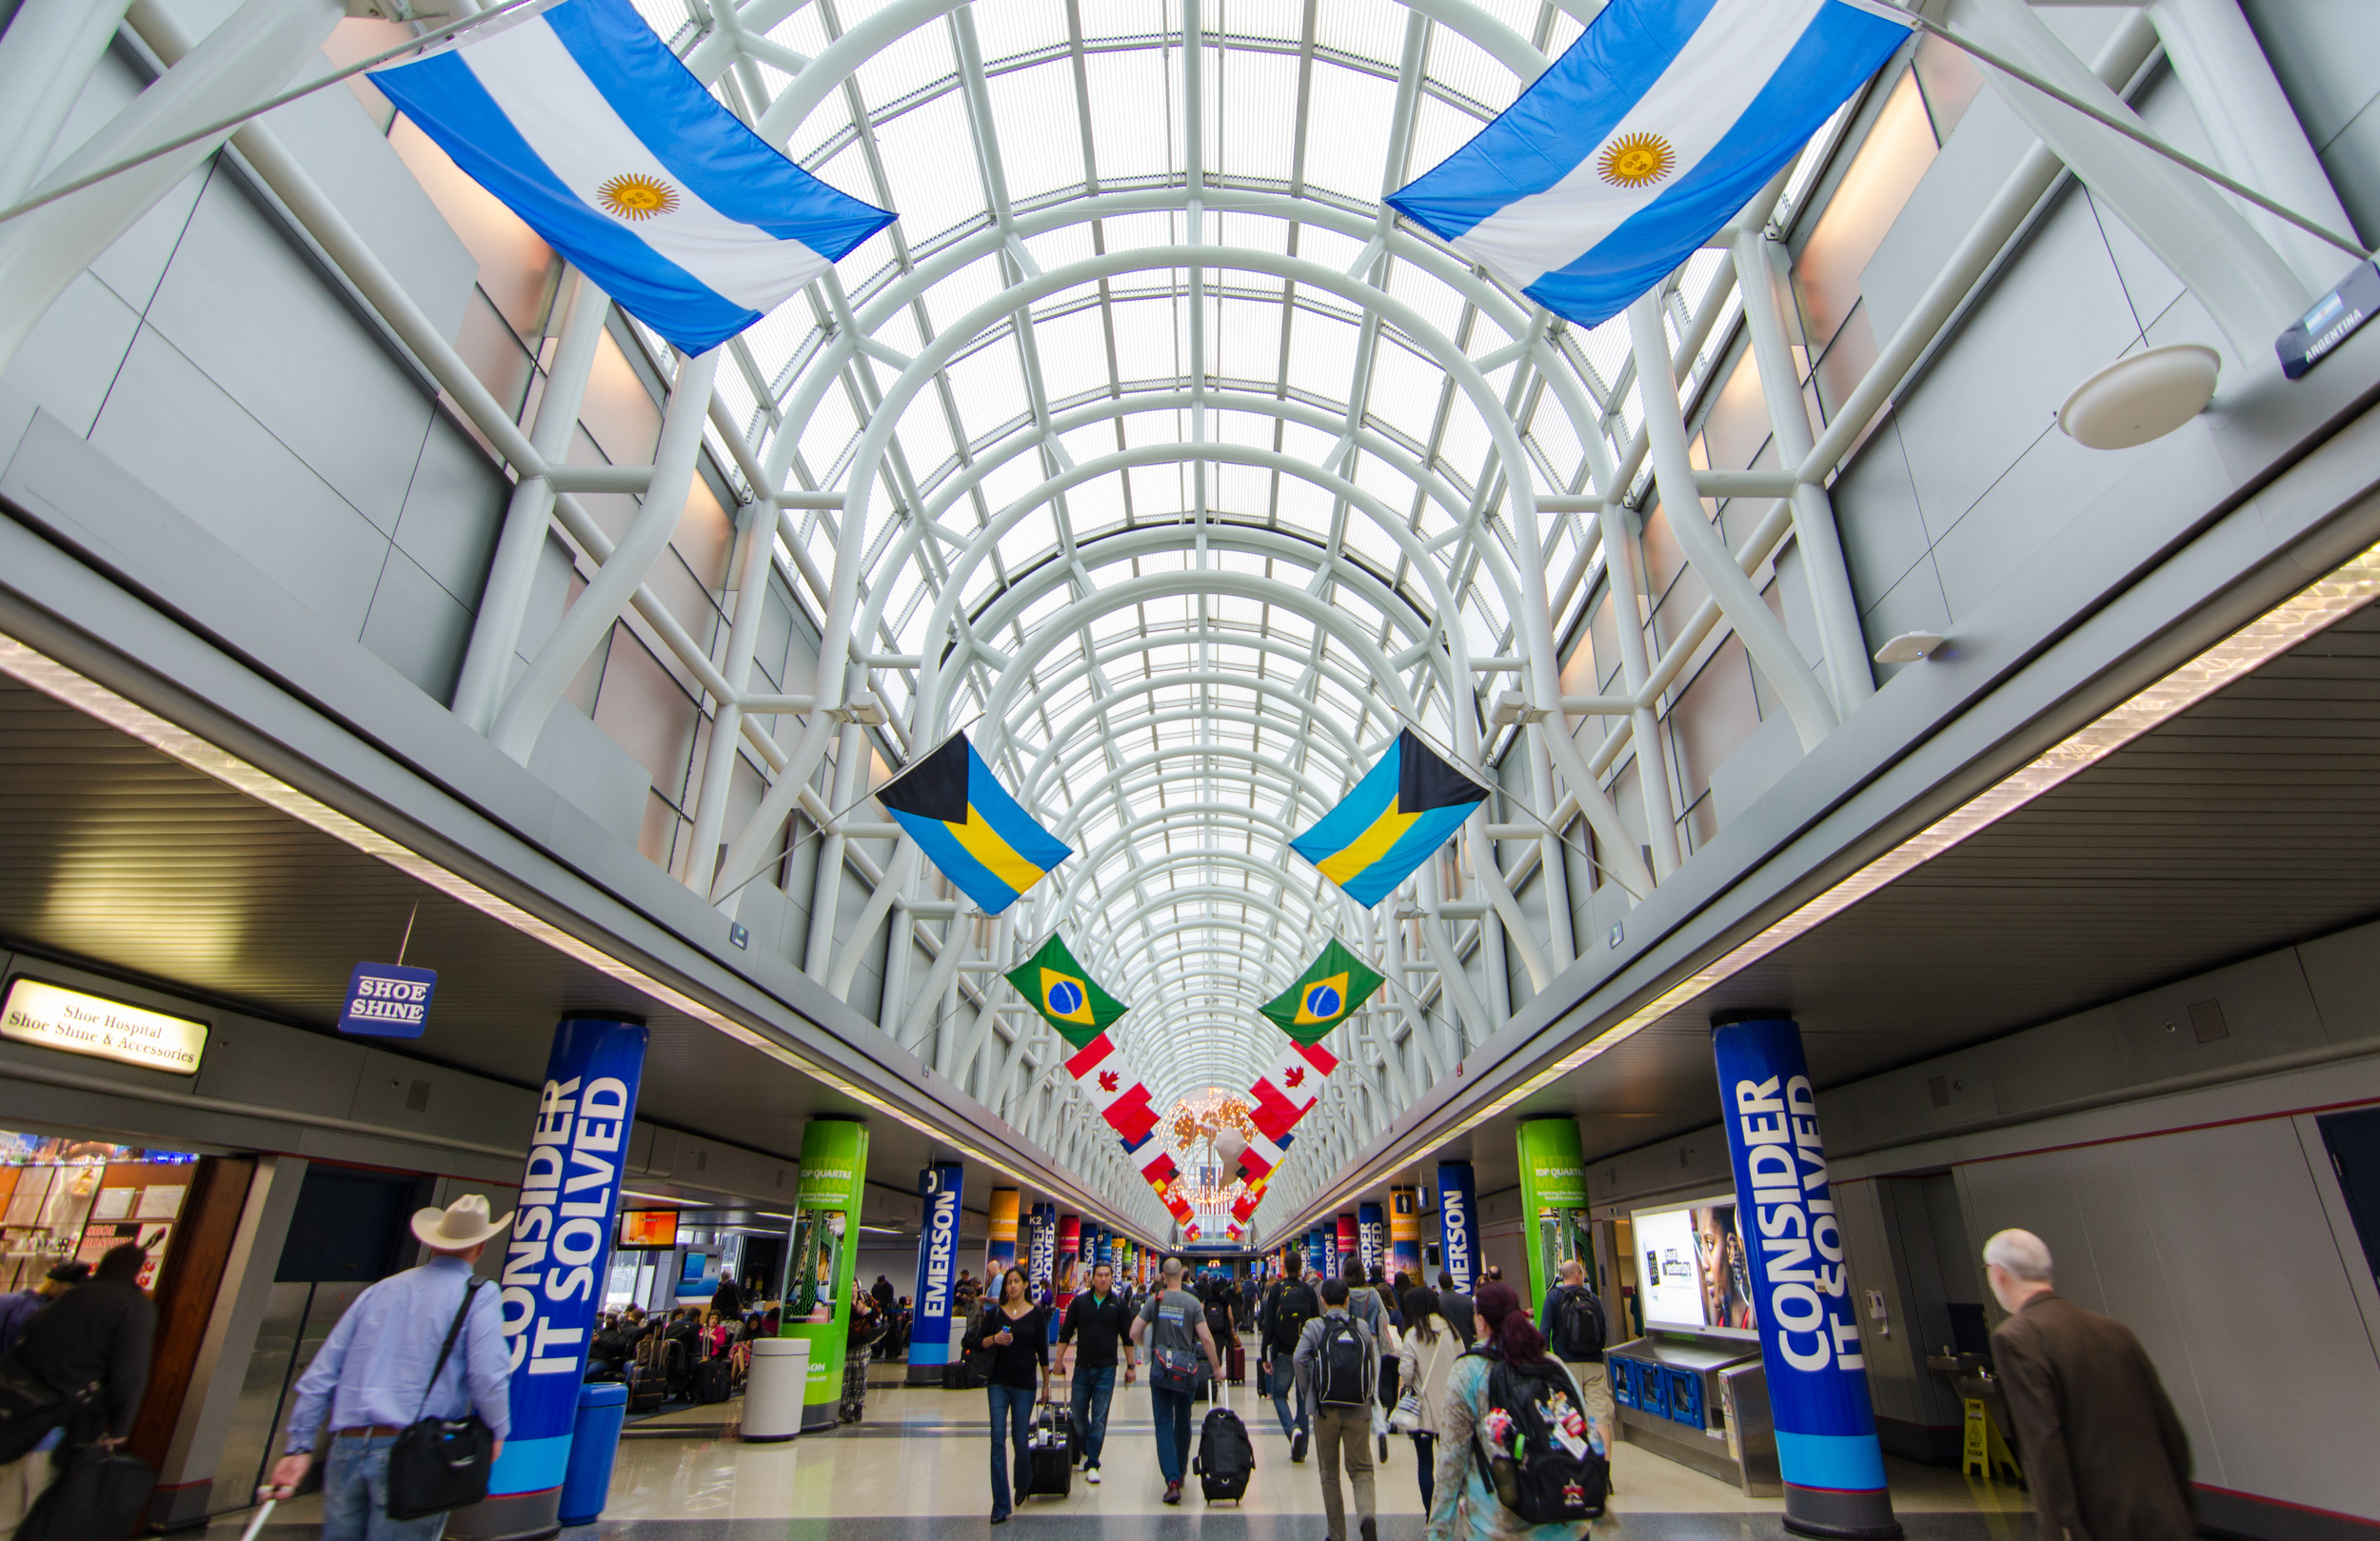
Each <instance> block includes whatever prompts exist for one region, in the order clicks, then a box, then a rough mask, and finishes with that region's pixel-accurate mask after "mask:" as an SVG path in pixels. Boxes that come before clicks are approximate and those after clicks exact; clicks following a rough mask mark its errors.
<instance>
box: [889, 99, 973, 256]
mask: <svg viewBox="0 0 2380 1541" xmlns="http://www.w3.org/2000/svg"><path fill="white" fill-rule="evenodd" d="M876 140H877V147H878V150H879V152H880V153H881V154H882V155H883V162H884V180H885V182H886V183H887V184H888V185H889V187H890V188H891V189H892V199H893V207H894V208H895V209H896V210H897V211H898V212H899V213H900V215H901V231H902V235H903V236H904V237H905V238H906V239H907V240H908V241H909V242H910V244H911V245H913V246H914V245H919V244H922V243H923V242H926V241H929V240H932V239H934V238H935V237H937V236H940V235H942V233H944V232H945V231H948V230H952V229H955V228H957V227H960V226H962V225H967V224H971V223H973V222H975V221H977V220H981V219H982V218H983V217H984V202H983V179H982V175H981V174H980V173H979V172H978V170H977V168H976V159H975V143H974V140H973V138H972V137H971V136H970V135H969V133H968V130H967V119H966V110H965V108H964V106H963V104H962V103H961V101H960V100H959V97H958V94H957V93H956V92H952V93H949V94H946V95H943V96H942V97H939V98H937V99H935V100H934V101H931V102H928V103H926V104H925V105H924V106H922V107H920V108H918V109H914V110H912V111H909V112H904V113H902V115H901V116H900V117H898V118H895V119H894V120H893V121H891V122H890V123H886V124H883V125H882V126H880V127H879V128H877V130H876Z"/></svg>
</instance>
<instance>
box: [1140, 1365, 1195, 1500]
mask: <svg viewBox="0 0 2380 1541" xmlns="http://www.w3.org/2000/svg"><path fill="white" fill-rule="evenodd" d="M1149 1405H1150V1407H1151V1408H1153V1409H1154V1410H1155V1411H1156V1413H1157V1469H1158V1470H1159V1471H1160V1472H1164V1473H1165V1480H1166V1482H1167V1483H1168V1484H1171V1483H1176V1482H1180V1480H1181V1473H1182V1472H1184V1471H1186V1470H1188V1468H1189V1465H1190V1393H1188V1392H1169V1391H1163V1390H1160V1389H1159V1388H1158V1387H1155V1386H1152V1387H1150V1388H1149Z"/></svg>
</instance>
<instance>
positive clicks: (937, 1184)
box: [904, 1161, 967, 1386]
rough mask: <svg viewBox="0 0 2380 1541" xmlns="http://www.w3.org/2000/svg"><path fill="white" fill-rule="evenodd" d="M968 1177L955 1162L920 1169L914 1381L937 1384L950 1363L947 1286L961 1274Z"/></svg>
mask: <svg viewBox="0 0 2380 1541" xmlns="http://www.w3.org/2000/svg"><path fill="white" fill-rule="evenodd" d="M966 1176H967V1169H966V1168H965V1167H962V1166H961V1165H960V1164H959V1163H958V1162H956V1161H945V1162H942V1163H939V1164H937V1165H934V1166H930V1167H927V1168H926V1169H925V1170H924V1171H922V1172H921V1173H919V1174H918V1196H919V1198H920V1199H921V1200H922V1206H923V1210H924V1215H923V1218H922V1220H921V1222H920V1224H919V1226H918V1282H917V1288H916V1290H915V1291H914V1292H912V1293H911V1294H910V1296H909V1300H910V1320H909V1369H908V1373H907V1375H906V1376H905V1377H904V1378H905V1379H906V1380H907V1381H908V1382H909V1384H910V1385H912V1386H917V1385H934V1386H939V1385H941V1384H942V1367H943V1366H944V1365H946V1364H948V1363H949V1362H950V1305H951V1300H950V1287H951V1284H952V1283H953V1282H954V1281H955V1280H956V1279H957V1278H958V1277H959V1214H960V1208H961V1204H960V1201H961V1199H962V1197H964V1195H965V1188H966Z"/></svg>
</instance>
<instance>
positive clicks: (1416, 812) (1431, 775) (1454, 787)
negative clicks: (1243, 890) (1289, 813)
mask: <svg viewBox="0 0 2380 1541" xmlns="http://www.w3.org/2000/svg"><path fill="white" fill-rule="evenodd" d="M1487 795H1488V789H1487V788H1486V787H1484V786H1481V785H1480V784H1479V783H1478V782H1477V781H1475V780H1472V779H1471V778H1470V777H1468V776H1466V775H1464V774H1463V773H1462V772H1461V771H1459V770H1458V769H1456V768H1455V767H1454V766H1453V765H1451V764H1448V763H1447V762H1446V761H1445V760H1443V759H1441V758H1440V757H1439V756H1438V754H1437V753H1436V752H1435V751H1434V750H1432V749H1431V748H1430V746H1429V745H1427V744H1425V743H1423V742H1422V741H1421V740H1420V738H1419V736H1418V735H1417V734H1416V733H1415V732H1414V731H1413V729H1411V728H1407V729H1405V730H1404V731H1403V732H1402V733H1399V734H1398V735H1397V741H1396V742H1395V743H1393V744H1390V745H1389V746H1388V753H1386V754H1384V755H1382V756H1381V757H1380V758H1379V761H1378V763H1377V764H1375V765H1374V766H1373V767H1372V768H1371V769H1370V770H1369V771H1367V772H1365V773H1364V778H1363V780H1360V781H1358V782H1357V783H1356V789H1355V790H1354V791H1353V792H1350V793H1348V794H1347V795H1346V797H1344V798H1343V799H1341V800H1339V806H1338V807H1336V808H1333V809H1332V810H1331V811H1330V812H1328V813H1326V814H1324V815H1323V816H1322V818H1321V820H1320V822H1319V823H1317V824H1316V825H1315V826H1314V827H1313V828H1312V829H1309V830H1307V831H1306V832H1305V833H1304V834H1302V835H1300V836H1299V837H1298V838H1297V839H1296V840H1291V841H1290V842H1289V848H1290V849H1291V850H1293V851H1295V852H1297V853H1298V854H1299V856H1301V857H1304V858H1305V859H1307V860H1308V861H1311V862H1313V863H1314V865H1315V868H1316V869H1317V870H1318V871H1319V872H1320V873H1321V874H1322V876H1323V877H1325V878H1328V879H1330V880H1331V881H1333V882H1335V883H1337V884H1338V885H1339V887H1341V888H1343V889H1345V890H1346V891H1347V895H1348V897H1349V898H1351V899H1354V900H1355V901H1356V902H1357V903H1359V904H1361V905H1363V906H1365V907H1366V908H1369V907H1370V906H1372V905H1375V904H1378V902H1379V901H1380V900H1381V899H1386V898H1387V897H1388V896H1389V893H1390V892H1391V891H1392V890H1393V889H1395V888H1396V886H1397V885H1398V883H1401V882H1403V881H1404V880H1405V879H1406V878H1407V877H1408V876H1409V875H1410V874H1411V873H1412V872H1413V869H1414V868H1416V867H1418V866H1419V865H1421V863H1422V862H1424V861H1426V860H1428V859H1430V855H1431V853H1432V852H1434V851H1436V850H1437V849H1438V847H1439V846H1441V845H1443V844H1445V843H1446V840H1447V838H1448V837H1449V836H1451V835H1453V834H1454V833H1455V831H1456V830H1458V829H1460V828H1461V827H1462V821H1463V820H1465V819H1468V818H1470V817H1471V810H1472V809H1473V808H1476V807H1478V805H1479V804H1480V803H1482V802H1484V801H1486V800H1487Z"/></svg>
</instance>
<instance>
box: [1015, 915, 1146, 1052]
mask: <svg viewBox="0 0 2380 1541" xmlns="http://www.w3.org/2000/svg"><path fill="white" fill-rule="evenodd" d="M1008 982H1009V983H1010V984H1013V985H1015V986H1016V987H1017V994H1019V995H1021V996H1022V997H1024V998H1025V999H1027V1000H1029V1001H1031V1002H1033V1009H1034V1010H1035V1011H1038V1012H1040V1013H1041V1016H1042V1017H1043V1019H1045V1020H1046V1021H1047V1022H1048V1023H1049V1025H1050V1026H1051V1027H1053V1028H1056V1029H1057V1030H1058V1036H1059V1037H1061V1038H1064V1039H1065V1040H1066V1041H1067V1042H1068V1043H1071V1044H1073V1045H1074V1046H1075V1047H1076V1048H1078V1049H1083V1048H1088V1047H1089V1046H1090V1042H1091V1040H1092V1039H1093V1038H1095V1037H1099V1036H1100V1035H1101V1033H1104V1032H1106V1031H1107V1024H1108V1023H1110V1022H1113V1021H1114V1020H1115V1019H1116V1018H1117V1017H1121V1016H1122V1015H1123V1014H1124V1013H1126V1012H1128V1011H1130V1010H1131V1009H1132V1008H1131V1007H1130V1006H1127V1005H1125V1004H1124V1003H1123V1002H1122V1001H1121V1000H1118V999H1117V998H1115V997H1114V996H1111V995H1109V994H1108V993H1107V992H1106V991H1104V990H1102V989H1101V988H1100V986H1099V981H1098V980H1097V979H1094V978H1091V976H1090V973H1089V971H1088V970H1086V969H1084V968H1083V966H1082V965H1081V964H1080V963H1078V962H1076V961H1075V960H1074V954H1072V953H1070V952H1068V951H1066V944H1065V943H1064V942H1062V941H1060V940H1059V939H1058V938H1056V937H1054V936H1053V937H1051V938H1049V940H1047V941H1045V942H1043V943H1041V951H1040V952H1038V953H1035V954H1034V955H1033V956H1032V957H1031V958H1026V959H1025V960H1024V961H1023V962H1022V963H1020V964H1018V965H1017V966H1016V967H1015V968H1012V969H1010V970H1009V971H1008Z"/></svg>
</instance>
